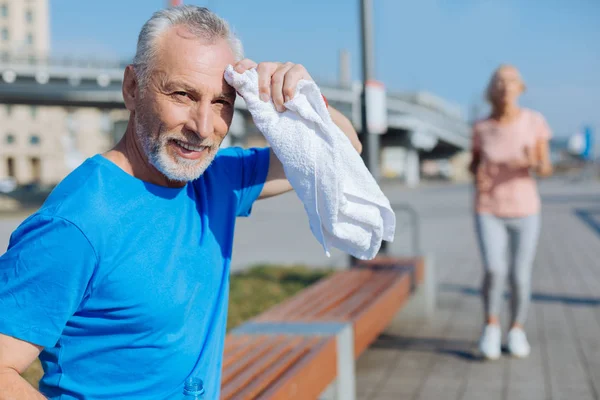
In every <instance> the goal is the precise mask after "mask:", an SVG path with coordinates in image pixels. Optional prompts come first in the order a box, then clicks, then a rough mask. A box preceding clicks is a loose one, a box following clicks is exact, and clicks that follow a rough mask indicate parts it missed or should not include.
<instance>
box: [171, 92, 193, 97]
mask: <svg viewBox="0 0 600 400" xmlns="http://www.w3.org/2000/svg"><path fill="white" fill-rule="evenodd" d="M173 95H175V96H178V97H190V96H189V95H188V94H187V93H186V92H174V93H173Z"/></svg>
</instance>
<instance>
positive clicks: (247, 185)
mask: <svg viewBox="0 0 600 400" xmlns="http://www.w3.org/2000/svg"><path fill="white" fill-rule="evenodd" d="M217 157H218V162H219V163H220V164H221V165H222V167H223V169H224V170H225V171H226V173H227V175H228V176H229V181H230V182H232V184H233V191H234V193H235V195H236V199H237V207H236V215H237V216H238V217H247V216H249V215H250V213H251V211H252V204H253V203H254V202H255V201H256V199H258V196H259V195H260V193H261V192H262V189H263V187H264V185H265V181H266V180H267V174H268V172H269V161H270V160H269V159H270V149H269V148H268V147H265V148H250V149H242V148H240V147H228V148H225V149H222V150H220V151H219V154H218V156H217Z"/></svg>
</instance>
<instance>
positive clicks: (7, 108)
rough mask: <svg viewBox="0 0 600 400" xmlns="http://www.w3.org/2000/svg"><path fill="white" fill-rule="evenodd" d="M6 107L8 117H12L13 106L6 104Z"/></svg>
mask: <svg viewBox="0 0 600 400" xmlns="http://www.w3.org/2000/svg"><path fill="white" fill-rule="evenodd" d="M5 107H6V116H8V117H10V116H11V115H12V111H13V108H12V105H11V104H6V105H5Z"/></svg>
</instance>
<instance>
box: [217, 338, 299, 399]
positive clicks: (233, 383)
mask: <svg viewBox="0 0 600 400" xmlns="http://www.w3.org/2000/svg"><path fill="white" fill-rule="evenodd" d="M273 339H275V338H273ZM305 341H306V340H305V339H303V338H302V337H292V336H287V337H286V336H281V337H279V338H278V344H277V345H275V346H273V347H271V349H270V350H269V351H268V352H267V353H264V354H263V355H262V356H261V357H260V359H258V360H256V362H254V363H253V364H252V365H251V368H245V369H244V370H242V371H240V373H239V374H238V375H236V376H235V378H233V379H231V380H230V381H229V382H228V383H227V385H226V386H225V387H224V389H223V393H222V394H221V398H222V399H224V400H230V399H232V398H233V397H234V396H235V397H237V398H242V399H245V398H248V397H246V396H237V393H239V392H241V391H242V390H244V389H245V388H246V386H247V385H248V384H250V383H251V382H252V380H253V379H255V378H256V381H258V382H262V383H263V384H270V382H271V381H270V380H268V379H266V377H265V376H264V375H263V374H264V371H267V370H269V368H270V367H271V366H272V365H275V364H277V361H278V360H280V359H282V358H285V356H286V355H287V354H289V353H290V352H294V351H295V350H296V349H298V348H305V343H303V342H305Z"/></svg>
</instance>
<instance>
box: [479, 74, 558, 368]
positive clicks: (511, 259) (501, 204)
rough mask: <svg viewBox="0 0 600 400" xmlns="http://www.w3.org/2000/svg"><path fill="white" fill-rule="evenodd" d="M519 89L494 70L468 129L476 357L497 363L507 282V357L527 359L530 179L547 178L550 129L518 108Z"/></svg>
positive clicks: (536, 220)
mask: <svg viewBox="0 0 600 400" xmlns="http://www.w3.org/2000/svg"><path fill="white" fill-rule="evenodd" d="M524 90H525V84H524V82H523V80H522V79H521V75H520V74H519V71H518V70H517V69H516V68H515V67H513V66H510V65H502V66H500V67H499V68H498V69H497V70H496V71H495V72H494V74H493V75H492V77H491V79H490V82H489V84H488V88H487V93H486V95H487V100H488V102H489V103H490V105H491V108H492V111H491V114H490V116H489V117H487V118H485V119H483V120H480V121H478V122H476V123H475V125H474V127H473V144H472V151H473V159H472V162H471V166H470V171H471V173H472V174H473V175H474V176H475V186H476V197H475V216H476V228H477V234H478V239H479V246H480V249H481V254H482V258H483V263H484V268H485V276H484V282H483V290H482V291H483V302H484V307H485V318H486V325H485V328H484V329H483V333H482V336H481V339H480V343H479V349H480V351H481V354H482V355H483V357H485V358H487V359H497V358H499V357H500V354H501V350H500V349H501V342H502V334H501V329H500V321H499V314H500V308H501V304H502V299H503V292H504V287H505V283H506V279H507V278H509V280H510V284H511V289H512V296H511V300H512V301H511V305H512V310H511V311H512V315H511V318H512V320H511V328H510V331H509V332H508V337H507V345H508V350H509V352H510V353H511V354H512V355H514V356H517V357H527V356H528V355H529V353H530V346H529V342H528V341H527V336H526V335H525V331H524V324H525V320H526V317H527V309H528V307H529V302H530V297H531V272H532V268H533V261H534V258H535V253H536V248H537V242H538V236H539V232H540V207H541V202H540V197H539V194H538V191H537V185H536V182H535V180H534V178H533V176H532V173H533V172H535V173H537V175H539V176H549V175H551V174H552V165H551V163H550V155H549V144H548V141H549V139H550V136H551V132H550V129H549V127H548V124H547V123H546V120H545V119H544V117H543V116H542V115H541V114H540V113H539V112H536V111H533V110H530V109H526V108H523V107H520V106H519V104H518V99H519V96H520V95H521V94H522V93H523V91H524Z"/></svg>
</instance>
